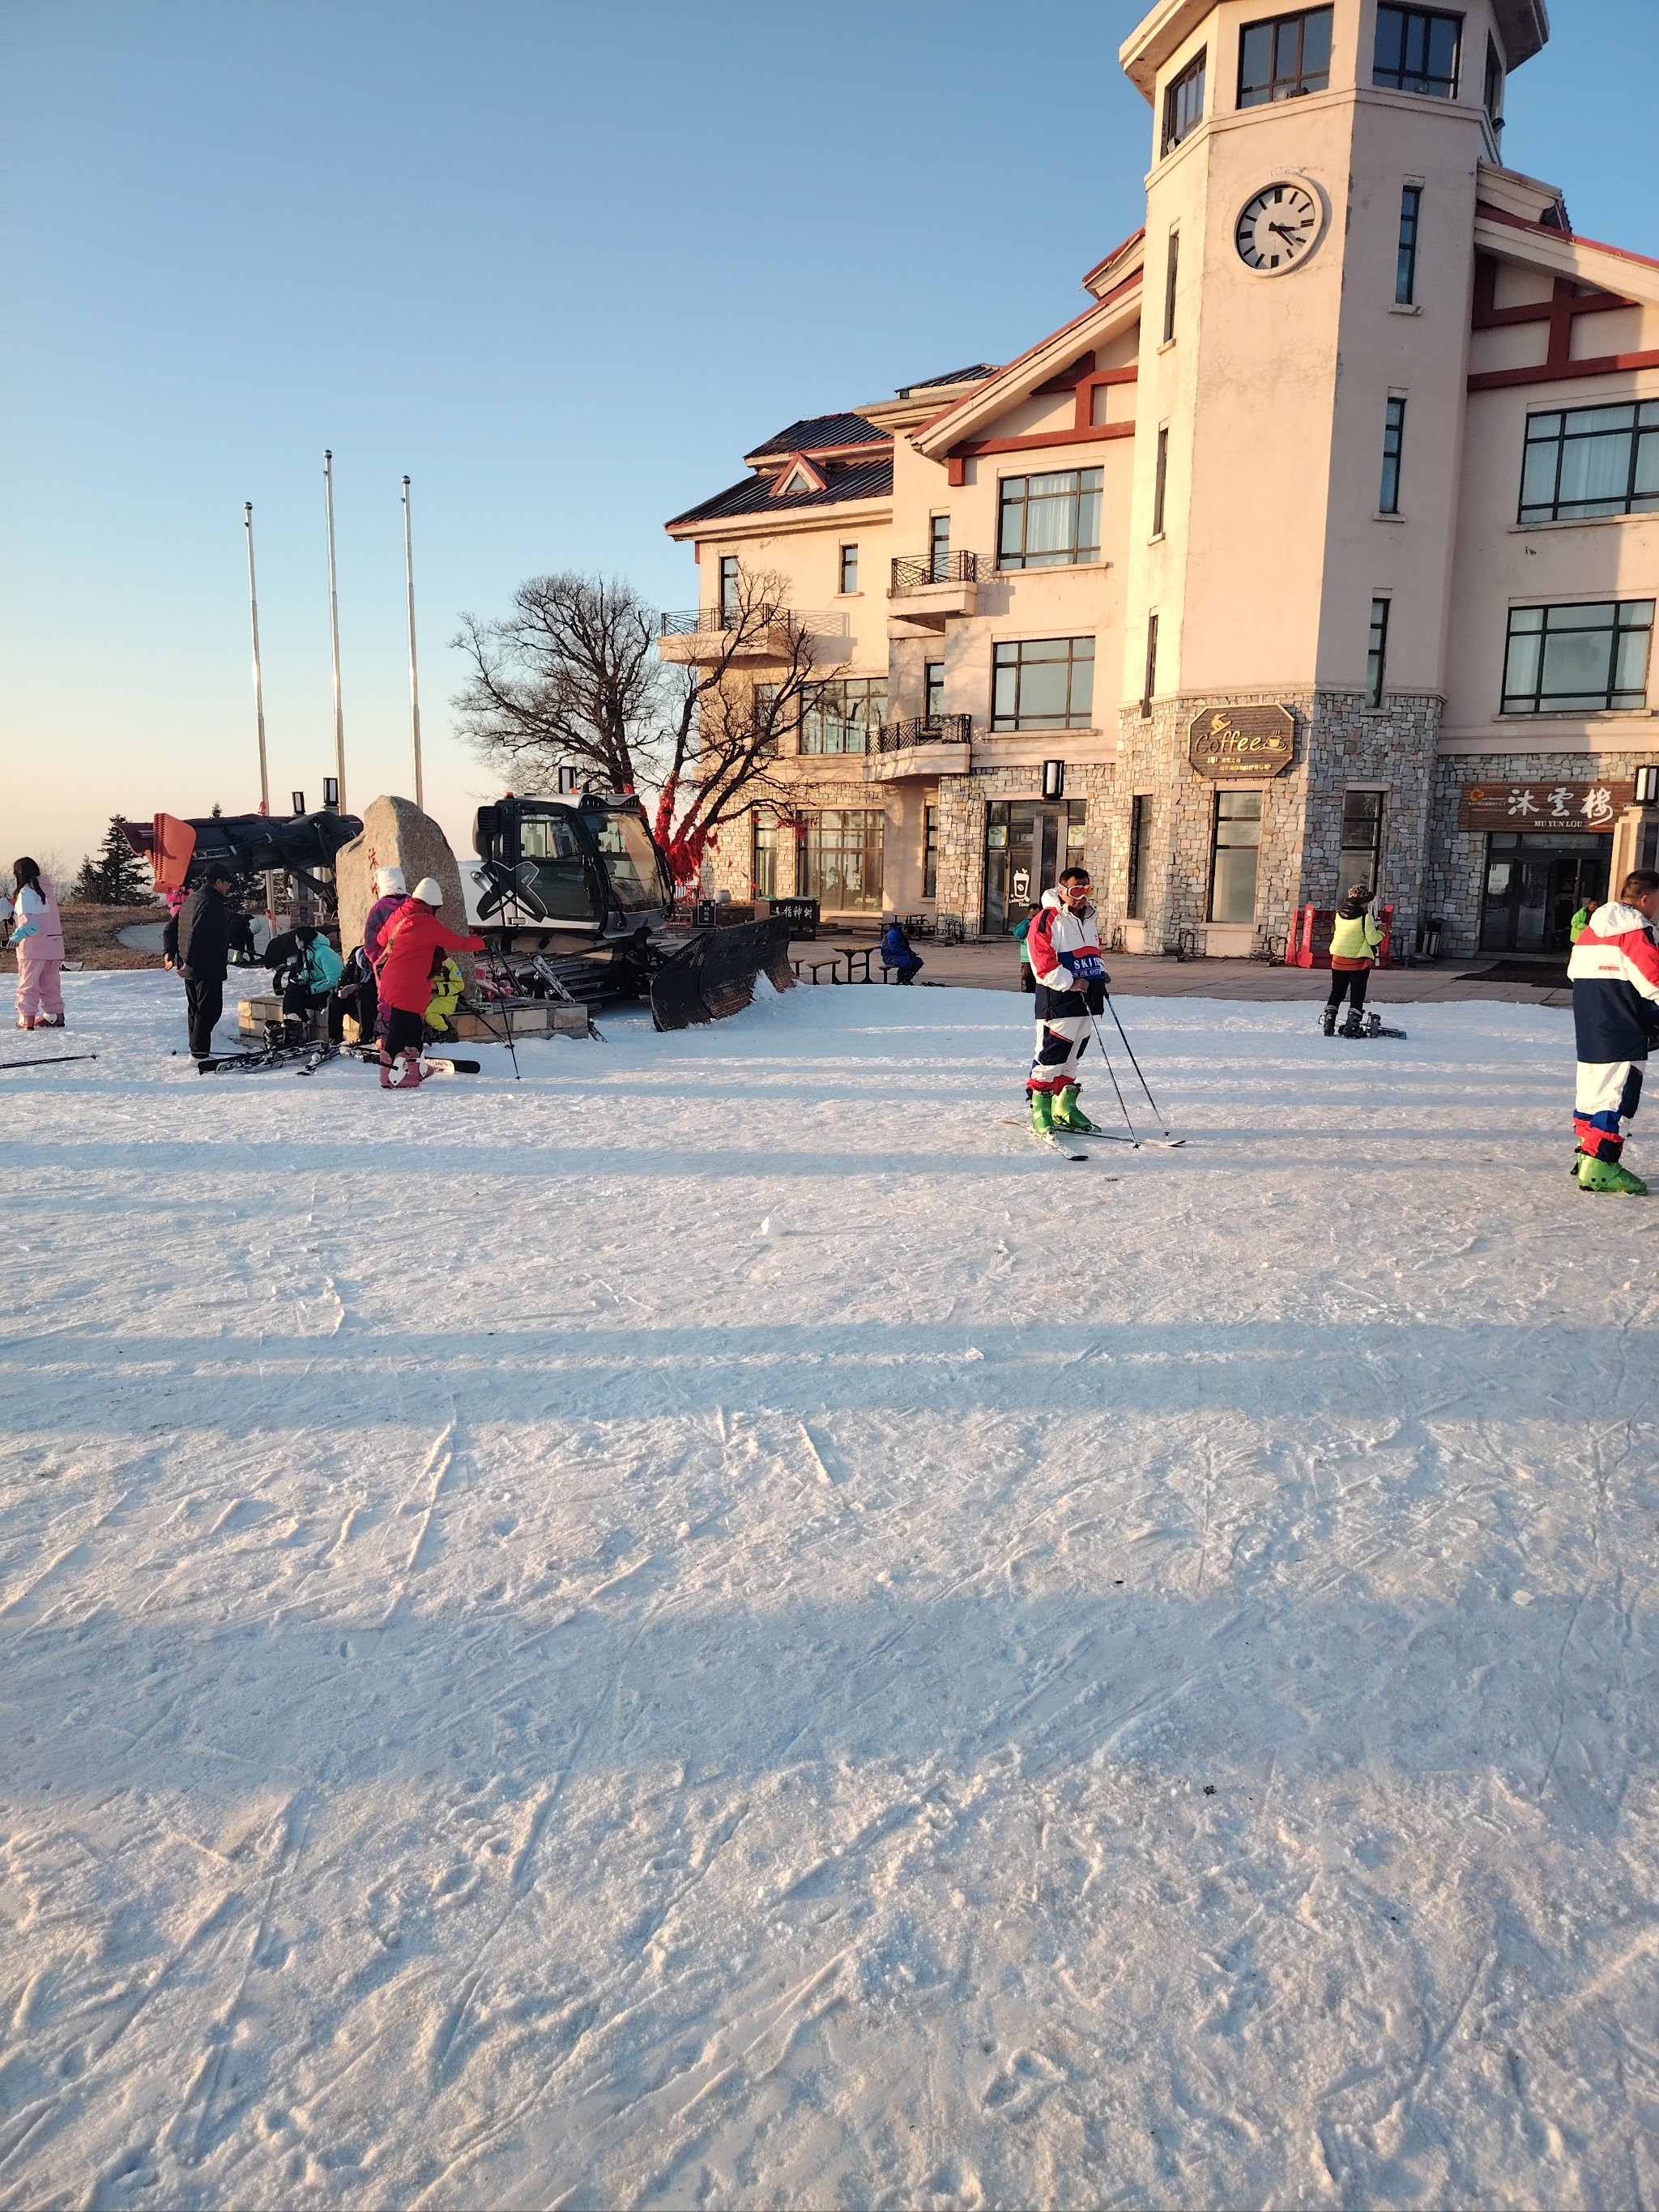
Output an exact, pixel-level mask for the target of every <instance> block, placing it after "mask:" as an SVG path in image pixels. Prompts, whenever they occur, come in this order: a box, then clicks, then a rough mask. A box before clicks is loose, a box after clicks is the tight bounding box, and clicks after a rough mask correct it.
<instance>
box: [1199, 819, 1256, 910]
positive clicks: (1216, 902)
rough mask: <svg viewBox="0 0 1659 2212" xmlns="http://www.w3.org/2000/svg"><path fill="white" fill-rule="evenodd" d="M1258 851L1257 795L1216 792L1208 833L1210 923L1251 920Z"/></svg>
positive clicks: (1253, 906)
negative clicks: (1213, 812)
mask: <svg viewBox="0 0 1659 2212" xmlns="http://www.w3.org/2000/svg"><path fill="white" fill-rule="evenodd" d="M1260 853H1261V793H1260V792H1259V791H1218V792H1217V793H1216V795H1215V818H1214V822H1213V824H1212V829H1211V833H1210V920H1211V921H1255V864H1256V860H1257V856H1258V855H1259V854H1260Z"/></svg>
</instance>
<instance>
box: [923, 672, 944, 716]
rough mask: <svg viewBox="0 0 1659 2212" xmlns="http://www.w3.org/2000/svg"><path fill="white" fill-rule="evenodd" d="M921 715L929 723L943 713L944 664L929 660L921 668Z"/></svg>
mask: <svg viewBox="0 0 1659 2212" xmlns="http://www.w3.org/2000/svg"><path fill="white" fill-rule="evenodd" d="M922 695H923V696H922V709H921V711H922V713H923V714H924V715H925V716H926V717H927V720H928V721H930V722H936V721H938V720H939V716H940V715H941V714H943V713H944V712H945V663H944V662H943V661H942V660H929V661H927V662H926V663H925V664H924V665H923V668H922Z"/></svg>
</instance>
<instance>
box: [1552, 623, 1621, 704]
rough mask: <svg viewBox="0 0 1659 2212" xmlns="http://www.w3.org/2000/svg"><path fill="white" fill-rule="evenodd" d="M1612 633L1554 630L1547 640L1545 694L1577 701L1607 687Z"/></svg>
mask: <svg viewBox="0 0 1659 2212" xmlns="http://www.w3.org/2000/svg"><path fill="white" fill-rule="evenodd" d="M1611 646H1612V633H1611V631H1610V630H1606V629H1591V630H1582V629H1570V630H1554V629H1553V630H1551V631H1549V632H1548V634H1547V635H1546V637H1545V639H1544V678H1543V685H1542V690H1543V694H1544V697H1545V698H1546V700H1548V701H1552V702H1553V701H1554V700H1556V699H1557V698H1561V699H1567V700H1571V701H1573V702H1577V701H1579V700H1581V699H1584V698H1591V697H1598V696H1600V695H1601V694H1602V693H1604V692H1605V691H1606V690H1607V671H1608V666H1609V662H1610V658H1611V650H1610V649H1611Z"/></svg>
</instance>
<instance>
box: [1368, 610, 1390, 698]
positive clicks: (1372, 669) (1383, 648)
mask: <svg viewBox="0 0 1659 2212" xmlns="http://www.w3.org/2000/svg"><path fill="white" fill-rule="evenodd" d="M1388 665H1389V601H1388V600H1387V599H1373V600H1372V601H1371V635H1370V645H1369V646H1368V647H1367V648H1366V652H1365V704H1366V705H1367V706H1368V707H1380V706H1381V705H1382V704H1383V678H1384V677H1385V675H1386V674H1387V673H1388Z"/></svg>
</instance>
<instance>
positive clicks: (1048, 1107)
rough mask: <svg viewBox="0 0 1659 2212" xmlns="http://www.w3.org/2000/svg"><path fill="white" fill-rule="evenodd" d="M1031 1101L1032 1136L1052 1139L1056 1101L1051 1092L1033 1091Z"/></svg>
mask: <svg viewBox="0 0 1659 2212" xmlns="http://www.w3.org/2000/svg"><path fill="white" fill-rule="evenodd" d="M1029 1095H1030V1101H1031V1134H1032V1135H1033V1136H1034V1137H1052V1136H1053V1135H1054V1093H1053V1092H1052V1091H1031V1092H1030V1094H1029Z"/></svg>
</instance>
